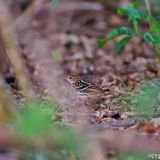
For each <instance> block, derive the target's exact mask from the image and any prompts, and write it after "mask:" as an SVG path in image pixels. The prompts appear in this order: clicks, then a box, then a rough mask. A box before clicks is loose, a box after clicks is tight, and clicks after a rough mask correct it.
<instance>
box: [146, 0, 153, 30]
mask: <svg viewBox="0 0 160 160" xmlns="http://www.w3.org/2000/svg"><path fill="white" fill-rule="evenodd" d="M145 5H146V8H147V12H148V17H149V25H150V28H151V25H152V13H151V7H150V4H149V2H148V0H145Z"/></svg>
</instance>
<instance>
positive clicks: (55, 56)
mask: <svg viewBox="0 0 160 160" xmlns="http://www.w3.org/2000/svg"><path fill="white" fill-rule="evenodd" d="M51 56H52V59H53V60H55V61H60V60H61V59H62V56H61V54H60V53H58V52H53V53H52V54H51Z"/></svg>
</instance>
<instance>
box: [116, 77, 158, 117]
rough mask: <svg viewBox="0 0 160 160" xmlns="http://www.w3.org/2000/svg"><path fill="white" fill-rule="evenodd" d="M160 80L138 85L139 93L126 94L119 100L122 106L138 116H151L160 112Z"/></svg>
mask: <svg viewBox="0 0 160 160" xmlns="http://www.w3.org/2000/svg"><path fill="white" fill-rule="evenodd" d="M159 88H160V80H159V79H153V80H150V81H145V82H141V83H139V84H138V91H136V92H134V93H132V94H129V95H127V94H124V95H121V96H120V97H118V98H119V100H120V103H119V104H120V106H123V107H124V108H126V109H127V110H131V111H135V112H137V113H138V114H145V115H150V114H154V113H157V114H158V112H159V108H160V107H159V106H160V89H159Z"/></svg>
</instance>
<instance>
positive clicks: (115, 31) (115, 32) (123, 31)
mask: <svg viewBox="0 0 160 160" xmlns="http://www.w3.org/2000/svg"><path fill="white" fill-rule="evenodd" d="M123 34H127V35H132V34H133V31H132V30H131V29H130V28H129V27H124V26H123V27H119V28H114V29H112V30H111V31H110V32H109V33H108V34H107V36H106V38H105V39H107V40H110V39H113V38H116V37H118V36H120V35H123Z"/></svg>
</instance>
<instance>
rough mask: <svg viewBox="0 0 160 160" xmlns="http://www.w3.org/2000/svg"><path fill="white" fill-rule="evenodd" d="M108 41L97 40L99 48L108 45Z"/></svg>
mask: <svg viewBox="0 0 160 160" xmlns="http://www.w3.org/2000/svg"><path fill="white" fill-rule="evenodd" d="M106 41H107V40H106V39H103V38H101V39H98V40H97V46H98V47H99V48H103V47H104V45H105V44H106Z"/></svg>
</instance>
